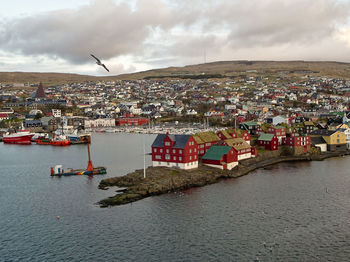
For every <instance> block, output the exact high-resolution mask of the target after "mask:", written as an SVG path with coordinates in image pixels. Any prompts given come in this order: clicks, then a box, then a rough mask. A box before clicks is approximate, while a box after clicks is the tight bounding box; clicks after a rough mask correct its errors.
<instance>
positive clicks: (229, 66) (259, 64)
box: [0, 60, 350, 85]
mask: <svg viewBox="0 0 350 262" xmlns="http://www.w3.org/2000/svg"><path fill="white" fill-rule="evenodd" d="M242 74H263V75H269V74H284V75H300V74H303V75H305V74H312V75H317V76H328V77H339V78H344V79H350V63H345V62H335V61H298V60H297V61H249V60H237V61H217V62H211V63H205V64H197V65H187V66H184V67H168V68H162V69H152V70H147V71H143V72H137V73H132V74H122V75H114V76H113V75H112V76H100V77H97V76H89V75H79V74H65V73H27V72H0V83H37V84H39V82H42V83H43V84H44V85H54V84H62V83H74V82H84V81H111V80H122V79H125V80H135V79H145V78H146V79H157V78H161V79H167V78H169V79H174V78H185V79H186V78H194V79H196V78H203V77H212V78H215V77H234V76H238V75H242ZM201 75H202V76H203V77H201Z"/></svg>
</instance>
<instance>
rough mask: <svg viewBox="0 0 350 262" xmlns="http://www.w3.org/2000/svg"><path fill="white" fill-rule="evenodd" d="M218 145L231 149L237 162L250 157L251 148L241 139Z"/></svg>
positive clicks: (225, 141) (233, 139)
mask: <svg viewBox="0 0 350 262" xmlns="http://www.w3.org/2000/svg"><path fill="white" fill-rule="evenodd" d="M220 144H222V145H226V146H230V147H232V148H233V149H234V151H235V152H236V155H237V160H238V161H239V160H243V159H247V158H251V157H252V147H251V146H250V145H249V144H248V143H247V142H246V141H245V140H244V139H243V138H231V139H226V140H224V141H223V142H221V143H220Z"/></svg>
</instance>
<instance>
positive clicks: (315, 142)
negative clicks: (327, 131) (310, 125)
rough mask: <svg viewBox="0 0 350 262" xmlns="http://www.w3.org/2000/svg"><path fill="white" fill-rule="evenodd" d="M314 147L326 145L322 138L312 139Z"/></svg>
mask: <svg viewBox="0 0 350 262" xmlns="http://www.w3.org/2000/svg"><path fill="white" fill-rule="evenodd" d="M311 144H312V145H319V144H326V141H324V139H323V137H322V136H316V137H311Z"/></svg>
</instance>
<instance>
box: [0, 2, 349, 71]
mask: <svg viewBox="0 0 350 262" xmlns="http://www.w3.org/2000/svg"><path fill="white" fill-rule="evenodd" d="M0 1H1V9H0V71H1V72H12V71H25V72H60V73H79V74H89V75H117V74H123V73H130V72H136V71H143V70H148V69H154V68H163V67H170V66H184V65H190V64H200V63H204V62H214V61H228V60H277V61H281V60H312V61H341V62H350V0H206V1H203V0H187V1H185V0H125V1H124V0H50V1H47V0H31V1H28V0H11V1H7V0H0ZM90 54H94V55H96V56H97V57H99V58H101V60H102V61H103V63H104V64H106V66H107V67H108V68H109V69H110V73H108V72H107V71H105V70H104V69H103V68H102V67H100V66H98V65H96V64H95V61H94V59H93V58H92V57H91V56H90Z"/></svg>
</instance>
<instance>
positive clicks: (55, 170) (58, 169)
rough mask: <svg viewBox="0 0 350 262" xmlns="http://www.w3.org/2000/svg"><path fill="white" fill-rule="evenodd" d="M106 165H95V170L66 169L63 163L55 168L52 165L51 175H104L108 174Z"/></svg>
mask: <svg viewBox="0 0 350 262" xmlns="http://www.w3.org/2000/svg"><path fill="white" fill-rule="evenodd" d="M106 173H107V170H106V168H105V167H94V168H93V170H87V169H71V168H69V169H67V170H64V169H63V168H62V165H57V166H55V167H54V168H52V167H51V176H81V175H87V176H91V175H103V174H106Z"/></svg>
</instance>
